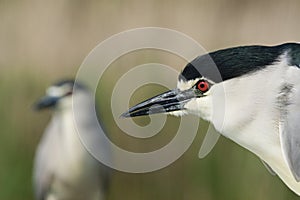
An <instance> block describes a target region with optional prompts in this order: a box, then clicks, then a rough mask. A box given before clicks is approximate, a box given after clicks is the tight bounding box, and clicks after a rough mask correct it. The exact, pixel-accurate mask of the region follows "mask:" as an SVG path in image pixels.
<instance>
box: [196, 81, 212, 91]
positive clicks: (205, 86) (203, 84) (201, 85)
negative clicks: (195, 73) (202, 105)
mask: <svg viewBox="0 0 300 200" xmlns="http://www.w3.org/2000/svg"><path fill="white" fill-rule="evenodd" d="M208 88H209V84H208V82H206V81H203V80H202V81H199V82H198V83H197V89H198V90H200V91H201V92H206V91H207V90H208Z"/></svg>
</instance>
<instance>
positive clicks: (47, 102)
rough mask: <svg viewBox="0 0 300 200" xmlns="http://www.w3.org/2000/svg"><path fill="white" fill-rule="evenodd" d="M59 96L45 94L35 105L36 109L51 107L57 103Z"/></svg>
mask: <svg viewBox="0 0 300 200" xmlns="http://www.w3.org/2000/svg"><path fill="white" fill-rule="evenodd" d="M58 100H59V97H51V96H45V97H43V98H41V99H40V100H39V101H38V102H36V103H35V104H34V105H33V109H34V110H42V109H44V108H51V107H53V106H55V105H56V103H57V101H58Z"/></svg>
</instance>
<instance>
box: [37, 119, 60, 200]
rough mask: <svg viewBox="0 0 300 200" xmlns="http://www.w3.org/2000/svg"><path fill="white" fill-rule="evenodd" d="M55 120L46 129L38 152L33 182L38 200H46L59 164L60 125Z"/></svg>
mask: <svg viewBox="0 0 300 200" xmlns="http://www.w3.org/2000/svg"><path fill="white" fill-rule="evenodd" d="M54 120H55V119H52V121H51V122H50V124H49V125H48V127H47V128H46V130H45V132H44V134H43V136H42V139H41V141H40V143H39V145H38V147H37V150H36V155H35V160H34V171H33V182H34V192H35V197H36V199H37V200H44V199H45V198H46V196H47V194H48V192H49V190H50V187H51V183H52V181H53V179H54V176H55V171H54V170H55V164H56V163H58V162H57V161H56V159H57V153H58V151H59V123H55V122H54Z"/></svg>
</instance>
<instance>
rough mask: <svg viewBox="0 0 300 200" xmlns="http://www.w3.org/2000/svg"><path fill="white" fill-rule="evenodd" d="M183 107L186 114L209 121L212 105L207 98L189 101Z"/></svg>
mask: <svg viewBox="0 0 300 200" xmlns="http://www.w3.org/2000/svg"><path fill="white" fill-rule="evenodd" d="M184 107H185V108H186V110H187V111H188V113H190V114H193V115H197V116H199V117H201V118H203V119H204V120H207V121H211V117H212V104H211V99H210V97H209V96H205V97H201V98H194V99H191V100H190V101H189V102H188V103H186V104H185V106H184Z"/></svg>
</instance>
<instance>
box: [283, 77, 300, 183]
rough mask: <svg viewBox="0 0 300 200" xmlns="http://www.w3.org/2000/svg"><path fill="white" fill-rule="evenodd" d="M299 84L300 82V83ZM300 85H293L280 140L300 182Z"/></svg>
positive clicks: (287, 159)
mask: <svg viewBox="0 0 300 200" xmlns="http://www.w3.org/2000/svg"><path fill="white" fill-rule="evenodd" d="M299 80H300V79H299ZM298 82H299V81H298ZM299 86H300V84H296V85H293V86H292V87H291V90H290V91H289V95H288V103H287V104H286V105H285V112H284V113H283V119H281V122H280V129H281V130H280V140H281V146H282V150H283V154H284V157H285V160H286V161H287V164H288V166H289V168H290V170H291V172H292V174H293V175H294V177H295V179H296V181H297V182H299V181H300V90H299V89H300V88H299Z"/></svg>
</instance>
